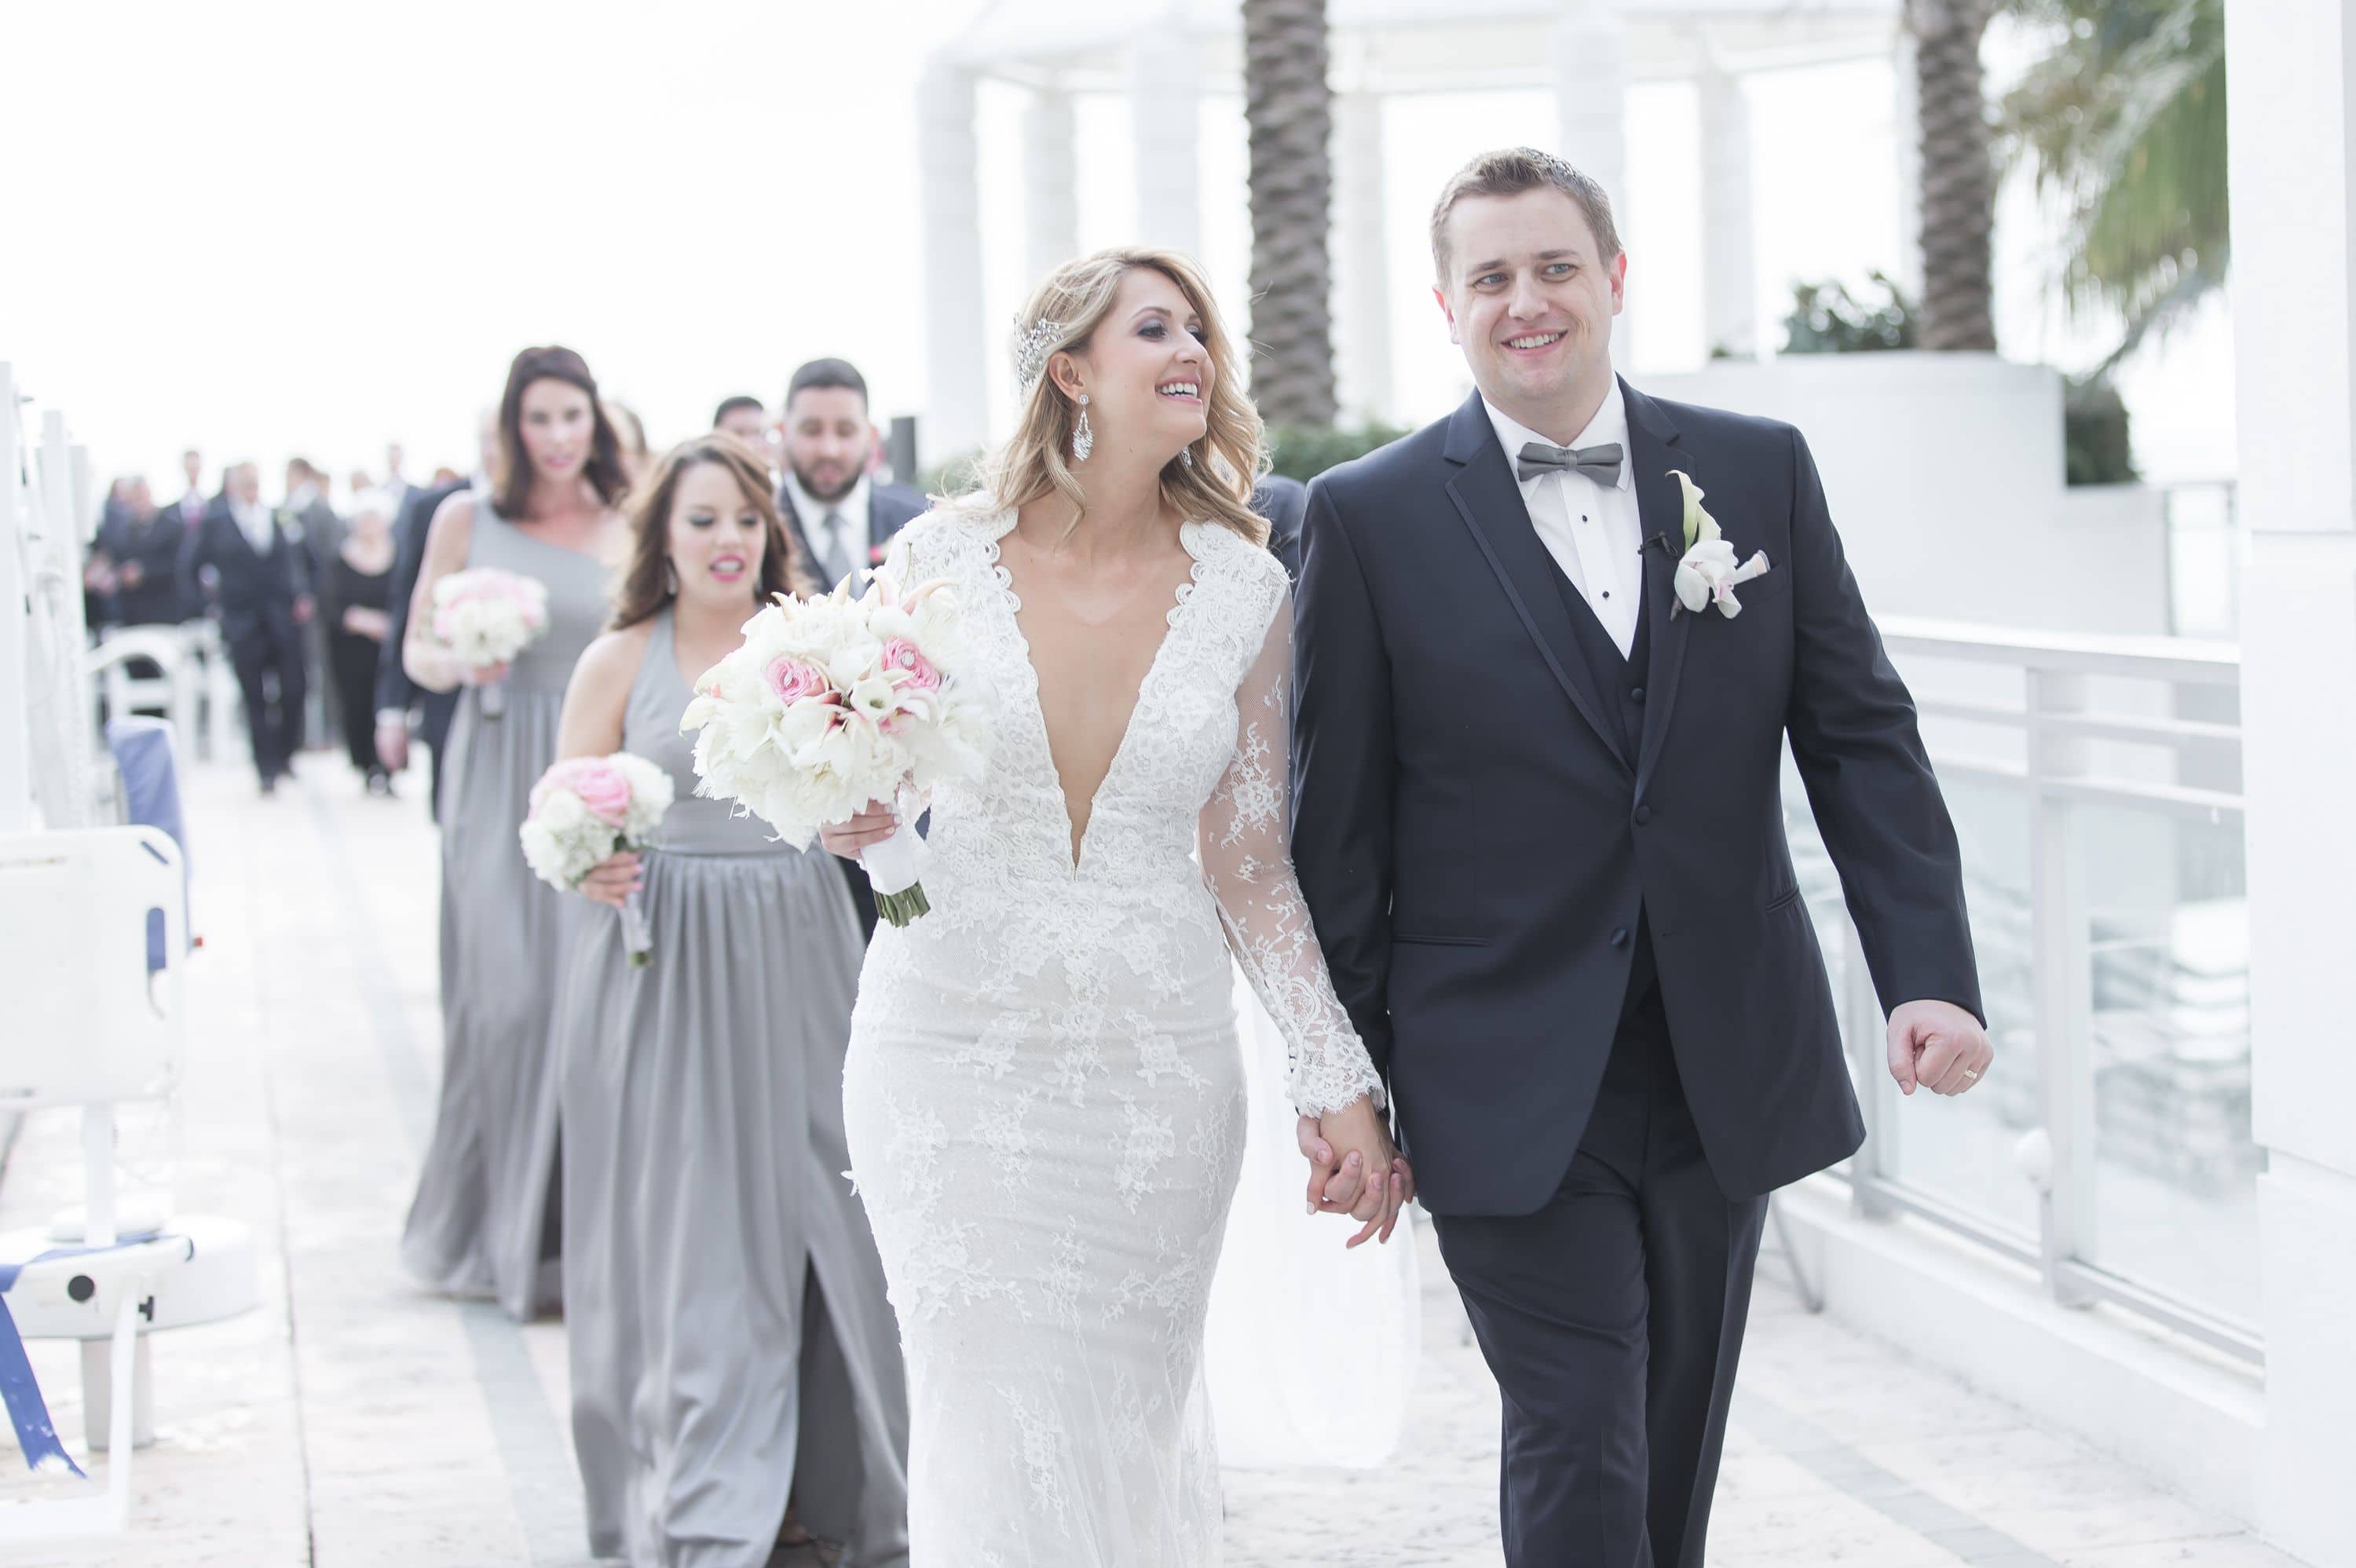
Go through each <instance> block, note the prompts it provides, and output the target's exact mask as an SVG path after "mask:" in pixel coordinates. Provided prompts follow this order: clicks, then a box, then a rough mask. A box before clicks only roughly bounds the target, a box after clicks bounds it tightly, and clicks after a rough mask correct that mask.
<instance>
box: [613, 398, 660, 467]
mask: <svg viewBox="0 0 2356 1568" xmlns="http://www.w3.org/2000/svg"><path fill="white" fill-rule="evenodd" d="M605 418H606V419H607V421H610V422H611V423H612V424H613V427H614V433H615V434H616V435H618V436H619V437H620V438H621V441H622V468H623V471H624V472H625V473H626V474H628V475H629V476H630V483H631V484H633V485H635V484H637V482H638V476H639V475H642V474H644V473H645V472H646V471H647V464H648V463H649V462H650V461H651V459H650V457H649V456H648V451H647V427H646V424H645V423H644V421H641V420H640V419H639V418H638V415H637V410H635V409H633V408H631V407H630V405H629V404H627V403H626V402H623V401H622V400H620V399H618V398H608V399H606V400H605Z"/></svg>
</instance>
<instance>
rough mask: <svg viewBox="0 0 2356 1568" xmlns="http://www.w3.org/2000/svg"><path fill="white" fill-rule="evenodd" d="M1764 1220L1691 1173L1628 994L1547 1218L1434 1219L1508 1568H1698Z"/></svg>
mask: <svg viewBox="0 0 2356 1568" xmlns="http://www.w3.org/2000/svg"><path fill="white" fill-rule="evenodd" d="M1766 1215H1767V1200H1765V1199H1763V1198H1752V1199H1746V1200H1742V1201H1740V1202H1733V1201H1730V1200H1728V1199H1727V1198H1726V1196H1725V1195H1724V1194H1723V1193H1721V1192H1720V1191H1719V1189H1718V1185H1717V1182H1716V1181H1715V1180H1714V1179H1712V1177H1711V1176H1710V1172H1709V1167H1708V1165H1707V1164H1706V1163H1705V1162H1704V1160H1703V1158H1702V1151H1701V1141H1700V1137H1699V1136H1698V1135H1697V1133H1696V1131H1695V1130H1694V1124H1693V1117H1692V1115H1691V1114H1690V1113H1689V1112H1688V1111H1687V1108H1686V1097H1685V1091H1684V1089H1683V1087H1682V1086H1681V1085H1680V1084H1679V1083H1678V1082H1677V1070H1676V1061H1675V1060H1674V1059H1673V1058H1672V1057H1671V1055H1670V1051H1669V1039H1668V1025H1667V1020H1666V1019H1665V1017H1664V1016H1663V1014H1662V1012H1661V1008H1660V1001H1659V993H1658V991H1657V989H1655V988H1654V987H1645V990H1644V995H1643V997H1641V998H1640V999H1639V1000H1638V1001H1636V1002H1634V1003H1633V1004H1632V1005H1631V1006H1630V1007H1629V1008H1628V1009H1627V1011H1626V1014H1625V1015H1624V1016H1623V1017H1622V1019H1621V1022H1620V1029H1619V1035H1618V1038H1617V1040H1615V1041H1614V1043H1613V1046H1612V1056H1611V1060H1610V1061H1609V1063H1608V1064H1607V1065H1606V1067H1605V1069H1604V1074H1603V1085H1602V1089H1601V1092H1600V1093H1599V1094H1598V1095H1597V1097H1596V1102H1595V1113H1594V1115H1593V1116H1592V1118H1591V1119H1590V1121H1589V1123H1588V1125H1587V1129H1586V1132H1585V1134H1584V1135H1583V1136H1582V1137H1581V1138H1580V1145H1579V1152H1578V1154H1577V1155H1576V1156H1575V1157H1573V1158H1572V1160H1571V1164H1570V1169H1569V1173H1568V1174H1567V1175H1565V1176H1564V1178H1563V1181H1562V1185H1561V1186H1560V1187H1559V1188H1558V1189H1557V1190H1556V1192H1555V1195H1554V1197H1553V1198H1552V1199H1551V1200H1549V1201H1548V1202H1547V1205H1546V1207H1544V1208H1543V1209H1540V1210H1539V1211H1537V1213H1535V1214H1522V1215H1515V1216H1507V1217H1496V1216H1449V1215H1440V1216H1437V1217H1435V1221H1434V1223H1435V1226H1436V1229H1437V1230H1438V1232H1439V1236H1440V1254H1441V1256H1443V1257H1444V1258H1446V1259H1447V1262H1448V1269H1449V1273H1450V1274H1451V1275H1453V1276H1454V1277H1455V1280H1456V1285H1457V1289H1458V1291H1459V1292H1460V1293H1461V1294H1462V1296H1463V1298H1464V1307H1465V1311H1466V1314H1467V1315H1468V1316H1469V1317H1471V1318H1472V1331H1473V1334H1474V1335H1475V1336H1476V1337H1477V1338H1478V1339H1479V1340H1480V1342H1481V1353H1482V1355H1483V1357H1485V1358H1486V1359H1487V1360H1488V1363H1489V1369H1490V1371H1493V1372H1494V1373H1495V1374H1496V1378H1497V1383H1498V1386H1499V1388H1500V1389H1501V1390H1502V1391H1503V1392H1504V1396H1505V1442H1504V1461H1503V1467H1502V1474H1501V1476H1500V1477H1499V1502H1498V1511H1499V1520H1500V1523H1501V1525H1502V1528H1503V1531H1504V1535H1505V1561H1506V1563H1508V1564H1510V1565H1511V1568H1701V1564H1702V1550H1703V1542H1704V1539H1705V1537H1706V1535H1707V1533H1708V1525H1709V1504H1710V1494H1711V1492H1712V1491H1713V1490H1714V1489H1715V1488H1716V1487H1717V1485H1718V1462H1719V1452H1720V1450H1721V1449H1722V1448H1723V1447H1724V1445H1725V1441H1726V1412H1727V1405H1728V1403H1729V1402H1730V1399H1731V1398H1732V1396H1733V1392H1734V1367H1735V1361H1736V1360H1737V1359H1738V1357H1739V1355H1740V1351H1741V1349H1742V1328H1743V1322H1744V1319H1745V1318H1746V1317H1748V1315H1749V1313H1750V1309H1751V1269H1752V1266H1753V1265H1754V1264H1756V1263H1757V1261H1758V1257H1759V1239H1760V1232H1761V1229H1762V1226H1763V1224H1764V1222H1765V1220H1766Z"/></svg>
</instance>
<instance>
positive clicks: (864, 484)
mask: <svg viewBox="0 0 2356 1568" xmlns="http://www.w3.org/2000/svg"><path fill="white" fill-rule="evenodd" d="M783 429H784V443H785V458H786V477H785V482H784V483H783V484H782V485H779V486H778V488H777V507H778V509H779V510H780V511H782V512H784V513H785V515H786V526H787V528H791V529H792V530H793V533H794V540H795V542H796V543H797V544H798V545H799V546H800V547H801V549H803V551H804V552H805V553H806V555H807V557H808V559H809V560H811V561H812V562H814V563H815V564H816V566H817V568H818V574H819V577H820V578H822V579H824V580H825V581H826V585H827V586H828V587H830V588H831V587H833V586H834V585H835V584H836V583H838V582H840V581H842V580H843V579H844V578H846V577H848V576H850V575H851V573H852V572H854V571H859V570H861V569H862V568H865V567H870V566H873V565H875V564H877V563H878V562H880V561H882V560H883V551H884V549H886V548H887V547H888V546H889V545H890V544H891V542H892V538H893V536H894V535H895V534H897V533H898V532H899V531H900V530H901V528H904V527H905V526H906V525H907V523H908V522H909V521H910V520H911V519H912V518H916V517H922V516H923V515H924V513H925V497H924V496H922V495H921V494H920V493H918V492H916V491H915V490H911V489H909V488H908V487H907V486H906V485H886V484H883V483H880V482H878V481H876V480H875V479H873V478H872V477H870V475H869V474H868V467H869V464H870V463H871V462H872V461H873V458H874V455H875V425H874V422H873V421H872V420H870V419H869V418H868V413H867V381H866V379H865V378H864V377H862V376H861V375H860V373H859V372H858V370H857V369H855V368H852V366H851V364H850V362H849V361H847V360H842V359H813V360H811V361H810V362H809V364H807V365H805V366H803V367H802V368H800V369H798V370H797V371H795V372H794V375H793V379H792V380H791V381H789V382H787V386H786V411H785V417H784V426H783Z"/></svg>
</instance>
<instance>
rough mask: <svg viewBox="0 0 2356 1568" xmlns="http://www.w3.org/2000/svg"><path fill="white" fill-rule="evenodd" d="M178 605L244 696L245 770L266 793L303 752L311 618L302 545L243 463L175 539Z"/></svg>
mask: <svg viewBox="0 0 2356 1568" xmlns="http://www.w3.org/2000/svg"><path fill="white" fill-rule="evenodd" d="M178 577H179V581H180V591H181V593H182V595H183V597H184V598H185V599H186V600H187V602H188V603H202V604H207V605H209V607H210V608H211V609H212V611H213V613H215V614H217V615H218V616H219V617H220V631H221V641H222V642H223V643H224V644H226V645H228V648H229V655H230V662H231V663H232V664H233V665H234V666H235V667H236V669H237V682H238V686H239V688H241V690H242V691H243V693H244V695H245V724H246V731H247V733H248V735H250V736H251V737H252V742H253V766H254V771H255V772H256V773H259V774H260V775H261V777H262V794H264V795H268V794H270V793H272V792H273V790H275V789H276V788H277V787H278V781H279V780H280V779H282V778H284V777H285V776H286V774H287V773H290V772H292V771H293V762H294V757H295V752H297V751H298V750H300V749H301V747H302V744H303V635H302V629H303V626H304V624H305V623H306V622H308V621H309V620H310V618H311V605H312V601H311V579H310V572H309V570H308V568H307V566H306V565H305V560H304V559H303V550H302V547H301V546H299V545H298V544H296V543H295V540H294V539H291V538H289V537H288V533H287V529H286V528H284V525H283V523H282V520H281V518H280V517H279V516H278V515H277V514H276V513H274V512H273V511H272V510H271V509H270V508H269V507H265V506H263V505H262V481H261V478H260V475H258V474H257V472H256V471H255V469H254V466H253V464H251V463H241V464H236V465H234V466H233V467H231V468H230V471H229V473H228V474H227V475H225V476H224V477H223V481H222V489H221V494H220V496H219V497H218V498H217V499H216V500H215V502H214V504H213V506H212V507H211V509H210V510H209V511H208V512H207V513H206V514H205V518H204V521H203V522H202V523H200V524H199V525H198V527H197V528H196V530H195V531H194V532H193V533H190V534H188V535H187V537H186V538H185V539H183V541H182V543H181V548H180V557H179V562H178Z"/></svg>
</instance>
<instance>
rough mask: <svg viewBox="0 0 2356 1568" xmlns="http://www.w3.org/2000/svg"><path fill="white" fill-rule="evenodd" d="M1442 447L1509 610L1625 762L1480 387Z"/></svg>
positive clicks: (1573, 701)
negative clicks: (1452, 467)
mask: <svg viewBox="0 0 2356 1568" xmlns="http://www.w3.org/2000/svg"><path fill="white" fill-rule="evenodd" d="M1444 454H1445V455H1446V457H1447V458H1448V460H1449V461H1450V462H1451V463H1453V464H1458V472H1457V474H1456V476H1455V477H1454V478H1452V479H1451V480H1450V481H1449V482H1448V485H1447V489H1448V497H1449V499H1450V500H1451V501H1453V502H1454V503H1455V504H1456V509H1457V511H1458V512H1459V513H1461V514H1462V516H1463V518H1464V523H1465V526H1466V527H1467V528H1471V529H1472V539H1473V542H1474V543H1475V544H1477V545H1478V546H1479V547H1480V549H1481V553H1482V555H1483V556H1484V557H1485V558H1487V560H1488V562H1489V569H1490V570H1491V571H1494V572H1495V573H1496V574H1497V582H1498V585H1499V586H1501V587H1502V588H1504V589H1505V598H1506V601H1507V602H1508V603H1511V604H1512V605H1513V607H1514V613H1515V615H1516V616H1518V617H1519V618H1520V620H1521V623H1522V625H1523V627H1524V628H1525V629H1526V631H1527V632H1528V633H1529V635H1530V640H1531V641H1533V642H1535V643H1536V644H1537V646H1538V656H1540V657H1541V658H1543V659H1545V660H1546V665H1547V669H1548V670H1550V671H1551V672H1553V675H1554V677H1555V679H1556V680H1557V681H1558V682H1560V683H1561V686H1562V689H1563V693H1564V695H1566V696H1568V697H1569V699H1570V705H1571V706H1572V707H1573V708H1575V709H1578V710H1579V716H1580V718H1581V719H1584V720H1587V725H1588V728H1589V729H1590V730H1592V731H1595V736H1596V739H1597V740H1599V741H1602V742H1603V746H1604V749H1605V750H1606V751H1608V752H1611V753H1612V757H1613V758H1614V759H1616V760H1617V761H1618V762H1619V763H1620V765H1621V766H1622V767H1623V768H1625V767H1627V766H1628V757H1627V754H1626V753H1625V752H1623V751H1622V743H1621V739H1620V733H1619V726H1618V725H1616V724H1614V723H1612V721H1611V712H1610V709H1608V708H1607V707H1606V705H1605V704H1604V702H1603V699H1602V697H1601V694H1600V693H1599V692H1598V691H1597V690H1596V689H1595V686H1594V676H1593V674H1592V672H1591V671H1590V670H1589V669H1588V667H1587V658H1586V656H1585V655H1583V654H1582V653H1580V647H1579V635H1578V633H1577V632H1575V631H1573V630H1572V628H1571V624H1570V612H1569V608H1568V607H1567V606H1566V605H1565V604H1564V603H1563V597H1562V595H1561V594H1560V593H1559V592H1556V591H1555V588H1554V584H1553V582H1552V580H1551V579H1552V574H1553V573H1555V572H1557V571H1560V570H1561V569H1560V568H1559V567H1558V566H1556V564H1555V563H1554V561H1553V560H1552V559H1551V558H1550V557H1548V556H1547V549H1546V545H1545V544H1544V543H1543V542H1542V541H1541V540H1540V539H1538V534H1537V529H1536V528H1533V527H1531V526H1530V513H1529V508H1528V507H1526V506H1525V505H1524V504H1523V502H1522V490H1521V486H1520V485H1518V484H1516V483H1515V480H1514V475H1513V472H1512V471H1511V470H1510V469H1509V468H1507V467H1506V466H1505V449H1504V448H1502V447H1500V446H1499V445H1498V444H1497V431H1496V427H1495V426H1494V425H1492V424H1491V423H1490V422H1489V411H1488V410H1487V409H1485V408H1484V407H1483V406H1482V402H1481V395H1480V393H1478V392H1475V393H1473V394H1472V397H1471V398H1469V399H1467V400H1465V402H1464V405H1463V406H1462V408H1460V409H1458V410H1457V411H1456V413H1455V415H1454V417H1453V418H1451V420H1450V421H1449V429H1448V443H1447V446H1446V447H1445V449H1444ZM1525 585H1527V586H1528V588H1529V590H1530V592H1527V593H1524V592H1522V590H1523V587H1524V586H1525Z"/></svg>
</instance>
